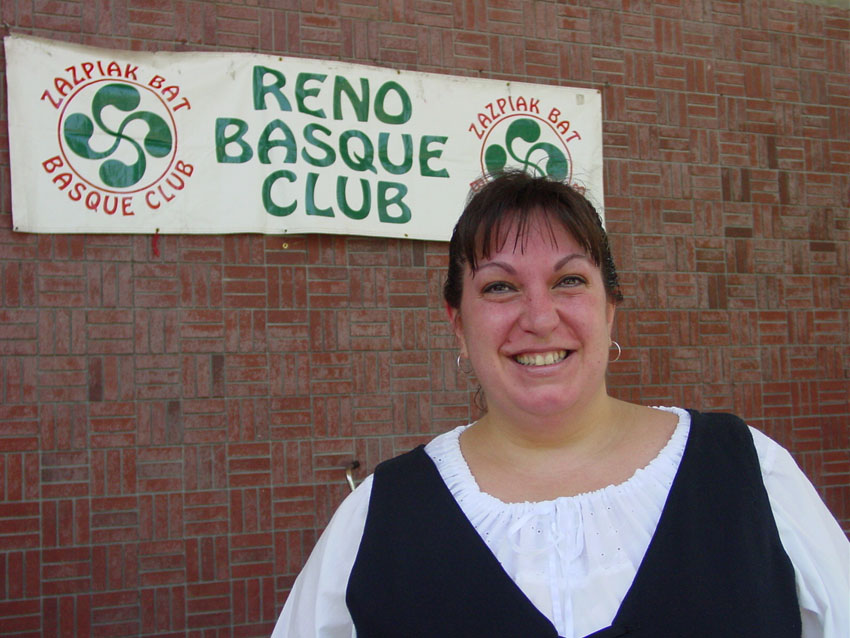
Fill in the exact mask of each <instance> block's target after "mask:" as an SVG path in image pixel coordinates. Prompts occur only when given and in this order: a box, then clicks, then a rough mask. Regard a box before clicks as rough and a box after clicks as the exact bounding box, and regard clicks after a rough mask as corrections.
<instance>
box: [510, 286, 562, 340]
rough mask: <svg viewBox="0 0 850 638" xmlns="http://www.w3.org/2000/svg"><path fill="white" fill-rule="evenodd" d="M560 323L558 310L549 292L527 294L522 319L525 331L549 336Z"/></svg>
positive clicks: (521, 323)
mask: <svg viewBox="0 0 850 638" xmlns="http://www.w3.org/2000/svg"><path fill="white" fill-rule="evenodd" d="M559 321H560V319H559V318H558V310H557V308H556V307H555V303H554V301H553V300H552V297H551V295H549V291H548V290H546V291H539V292H527V293H526V295H525V297H524V299H523V311H522V317H521V319H520V326H521V327H522V329H523V330H526V331H527V332H532V333H535V334H539V335H547V334H549V333H550V332H552V331H553V330H554V329H555V327H556V326H557V325H558V322H559Z"/></svg>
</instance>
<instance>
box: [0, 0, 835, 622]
mask: <svg viewBox="0 0 850 638" xmlns="http://www.w3.org/2000/svg"><path fill="white" fill-rule="evenodd" d="M260 4H271V5H272V6H273V7H275V8H265V7H258V6H252V5H256V3H250V2H249V3H236V2H233V3H228V2H189V1H183V0H175V1H173V2H171V1H156V0H151V1H148V2H144V1H142V0H137V1H135V2H134V1H132V0H129V1H128V0H113V1H106V0H104V1H103V2H101V1H94V0H93V1H91V2H83V3H82V4H81V3H77V2H61V3H60V2H28V1H25V0H4V2H3V3H2V5H0V18H2V26H0V32H2V33H3V34H7V33H10V32H17V33H31V34H35V35H39V36H43V37H49V38H55V39H61V40H73V41H79V42H84V43H87V44H92V45H98V46H106V47H111V48H130V49H169V50H172V49H176V50H210V49H213V50H221V51H260V52H267V53H278V54H286V55H295V56H308V57H317V58H328V59H340V60H349V61H355V62H362V63H374V64H379V65H385V66H393V67H399V68H405V69H415V70H420V71H429V72H437V73H452V74H459V75H469V76H476V77H487V78H502V79H511V80H522V81H529V82H537V83H564V84H569V85H577V86H591V87H597V88H600V89H601V90H602V91H603V99H604V143H605V147H604V153H605V158H606V161H605V172H606V189H607V190H606V204H607V216H608V224H609V229H610V230H611V232H612V241H613V245H614V250H615V255H616V256H617V259H618V262H619V267H620V269H621V271H622V280H623V284H624V292H625V293H626V296H627V300H626V302H625V304H624V305H623V307H622V308H621V310H620V312H619V315H618V319H617V323H616V338H617V339H618V341H619V342H620V343H621V344H622V345H623V357H622V359H621V360H620V361H619V362H617V363H615V364H613V365H612V367H611V377H610V379H611V388H612V391H613V392H614V393H615V394H617V395H618V396H621V397H623V398H627V399H630V400H634V401H638V402H642V403H652V404H658V403H661V404H679V405H685V406H694V407H702V408H706V409H722V410H731V411H734V412H737V413H739V414H741V415H743V416H745V417H746V418H747V419H748V420H749V421H750V422H751V423H752V424H753V425H756V426H758V427H761V428H763V429H764V430H765V431H767V432H768V433H769V434H771V435H772V436H774V437H775V438H776V439H778V440H779V441H780V442H781V443H783V444H784V445H786V446H787V447H788V448H789V449H791V450H792V452H793V453H794V455H795V457H796V458H797V459H798V461H799V462H800V464H801V466H802V467H803V468H804V469H805V471H806V472H807V473H808V475H809V476H810V477H811V478H812V480H813V481H814V483H815V484H816V485H817V486H818V488H819V490H820V492H821V494H822V495H823V496H824V499H825V500H826V502H827V503H828V504H829V506H830V507H831V509H832V511H833V512H834V513H835V514H836V516H837V517H838V518H839V519H840V520H841V522H842V524H843V525H844V527H845V529H850V456H848V450H850V441H848V437H850V433H848V423H850V380H848V377H850V278H848V273H850V212H848V207H849V206H850V201H848V200H850V139H848V136H850V133H848V132H850V80H848V78H850V45H848V42H849V41H850V10H848V9H847V8H836V7H829V6H821V5H817V4H810V3H805V2H793V1H788V0H749V1H748V2H744V3H739V2H731V1H721V0H687V1H682V2H677V1H673V0H666V1H664V2H650V1H648V0H593V1H585V2H548V1H545V0H541V1H537V2H523V1H520V0H500V1H498V2H496V1H491V0H467V1H465V2H464V1H462V0H455V1H452V2H448V1H440V0H434V1H431V2H401V1H389V0H388V1H382V2H377V1H376V0H363V1H358V2H351V3H348V2H338V1H337V0H303V1H301V2H294V1H282V2H278V3H260ZM0 74H2V75H3V77H4V78H5V61H4V63H3V66H2V67H1V68H0ZM0 90H2V91H3V96H2V98H3V99H2V100H0V101H2V109H3V110H2V111H0V171H1V172H2V179H0V357H2V359H0V626H2V632H0V633H3V634H4V635H9V636H59V635H62V636H68V635H77V636H86V635H90V634H91V635H100V636H124V635H160V636H165V635H174V636H184V635H186V636H204V637H208V636H209V637H212V636H230V635H240V636H265V635H267V634H268V633H269V631H270V629H271V626H272V624H273V622H274V620H275V618H276V615H277V612H278V610H279V609H280V607H281V605H282V604H283V601H284V600H285V598H286V594H287V591H288V588H289V587H290V586H291V583H292V581H293V579H294V577H295V575H296V573H297V572H298V570H299V568H300V566H301V565H302V563H303V561H304V559H305V557H306V555H307V554H308V552H309V550H310V548H311V547H312V545H313V543H314V542H315V539H316V535H317V533H318V532H319V531H320V530H321V528H322V527H323V525H324V524H325V523H326V521H327V520H328V517H329V515H330V513H331V512H332V510H333V509H334V507H335V506H336V505H337V503H338V502H339V501H340V500H341V499H342V498H343V497H344V496H345V494H346V493H347V491H348V487H347V485H346V483H345V476H344V469H343V468H344V467H345V465H346V464H347V463H349V462H350V461H351V460H353V459H355V458H356V459H358V460H360V462H361V464H362V466H361V468H360V469H359V470H357V472H356V476H357V478H358V479H362V478H363V477H364V476H365V474H366V472H368V471H370V470H371V469H372V468H373V467H374V465H375V464H376V463H377V462H378V461H379V460H381V459H383V458H386V457H388V456H391V455H393V454H395V453H397V452H399V451H402V450H405V449H407V448H410V447H411V446H413V445H414V444H416V443H419V442H421V441H424V440H427V439H428V438H429V437H430V436H432V435H433V434H434V433H436V432H440V431H443V430H445V429H448V428H449V427H451V426H453V425H455V424H459V423H461V422H464V421H466V420H467V419H470V418H472V417H473V416H474V414H475V412H474V408H472V407H471V406H472V403H471V398H470V393H469V387H468V385H467V381H466V379H465V378H464V377H463V376H462V375H460V374H458V372H457V371H456V370H455V364H454V358H455V355H456V352H455V350H454V341H453V338H452V336H451V334H450V332H449V330H448V327H447V325H446V323H445V321H444V313H443V311H442V309H441V303H440V295H439V291H440V285H441V280H442V273H443V267H444V266H445V262H446V246H445V244H442V243H436V242H435V243H426V242H417V241H397V240H383V239H367V238H355V237H335V236H303V237H288V238H286V239H281V238H278V237H262V236H256V235H240V236H227V237H224V236H200V237H193V236H192V237H190V236H167V237H162V238H160V240H159V245H158V247H157V248H158V250H154V246H153V245H152V241H151V238H150V237H144V236H95V235H87V236H81V235H67V236H66V235H55V236H51V235H40V236H36V235H28V234H17V233H13V232H12V231H11V215H10V211H11V197H10V180H9V154H8V136H7V128H6V99H5V84H3V86H2V89H0ZM448 99H449V98H447V101H448ZM458 204H459V205H460V202H459V203H458Z"/></svg>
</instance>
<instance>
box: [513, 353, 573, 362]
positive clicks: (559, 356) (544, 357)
mask: <svg viewBox="0 0 850 638" xmlns="http://www.w3.org/2000/svg"><path fill="white" fill-rule="evenodd" d="M566 358H567V351H566V350H555V351H554V352H546V353H539V354H519V355H517V356H516V362H517V363H521V364H522V365H524V366H548V365H552V364H553V363H557V362H558V361H563V360H564V359H566Z"/></svg>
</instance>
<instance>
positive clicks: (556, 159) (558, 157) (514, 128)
mask: <svg viewBox="0 0 850 638" xmlns="http://www.w3.org/2000/svg"><path fill="white" fill-rule="evenodd" d="M539 139H540V125H539V124H538V123H537V122H536V121H535V120H533V119H531V118H526V117H524V118H520V119H517V120H514V121H513V122H511V123H510V125H509V126H508V130H507V133H505V147H507V150H506V148H505V147H502V146H500V145H499V144H491V145H490V146H488V147H487V149H486V150H485V151H484V165H485V168H486V169H487V172H488V173H498V172H499V171H502V170H503V169H504V168H505V165H506V164H507V163H508V155H510V156H511V157H512V158H513V159H514V161H516V162H518V163H519V164H521V166H522V170H524V171H526V172H531V173H535V172H536V173H537V174H538V175H549V176H550V177H553V178H555V179H557V180H564V179H566V177H567V169H568V164H567V156H566V155H564V152H563V151H562V150H561V149H559V148H558V147H557V146H555V145H554V144H550V143H549V142H538V141H537V140H539ZM518 140H522V141H524V142H528V144H530V145H531V146H529V147H528V148H527V149H525V154H524V155H522V156H521V155H520V152H518V150H517V149H516V146H519V144H516V142H517V141H518ZM541 154H542V157H540V155H541ZM538 158H539V159H538ZM544 162H545V163H544Z"/></svg>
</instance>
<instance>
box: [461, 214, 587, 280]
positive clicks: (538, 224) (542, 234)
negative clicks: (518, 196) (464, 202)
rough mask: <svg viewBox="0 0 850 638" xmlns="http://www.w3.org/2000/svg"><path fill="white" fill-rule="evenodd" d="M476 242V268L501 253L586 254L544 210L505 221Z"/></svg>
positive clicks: (560, 223) (502, 254)
mask: <svg viewBox="0 0 850 638" xmlns="http://www.w3.org/2000/svg"><path fill="white" fill-rule="evenodd" d="M476 244H477V246H476V248H477V250H476V253H477V255H476V262H477V263H476V268H475V269H476V270H477V266H480V264H481V263H486V262H487V261H490V260H492V259H494V258H495V257H496V256H498V255H501V256H504V255H526V254H529V253H534V252H539V251H541V250H544V251H545V250H554V251H568V252H571V253H579V254H582V255H586V253H587V251H585V250H584V248H582V246H581V245H580V243H579V242H578V241H577V240H576V238H575V237H574V236H573V235H572V233H570V232H569V231H568V230H567V229H566V227H565V226H564V224H563V223H562V222H561V221H560V220H559V219H558V218H557V217H555V216H553V215H551V214H547V213H546V212H543V211H535V213H534V214H531V215H527V216H523V217H511V218H510V219H507V220H504V221H502V223H500V224H498V225H497V226H495V227H494V228H493V232H492V233H491V235H490V237H489V238H485V237H478V238H477V241H476Z"/></svg>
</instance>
